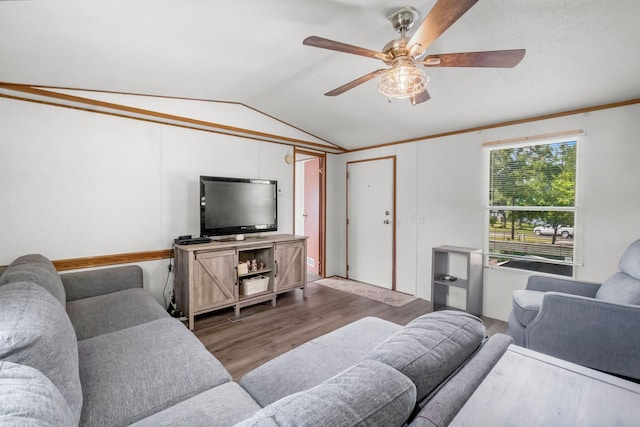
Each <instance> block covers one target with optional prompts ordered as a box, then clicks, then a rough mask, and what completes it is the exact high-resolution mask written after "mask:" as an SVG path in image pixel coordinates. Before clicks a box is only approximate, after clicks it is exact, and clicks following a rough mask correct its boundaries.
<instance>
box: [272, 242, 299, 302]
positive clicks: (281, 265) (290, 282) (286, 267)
mask: <svg viewBox="0 0 640 427" xmlns="http://www.w3.org/2000/svg"><path fill="white" fill-rule="evenodd" d="M304 249H305V246H304V244H303V243H300V242H294V243H283V244H278V245H276V251H275V259H276V274H275V290H276V292H278V291H281V290H284V289H290V288H295V287H299V286H302V285H304V280H305V277H306V274H305V268H306V266H305V259H306V253H305V250H304Z"/></svg>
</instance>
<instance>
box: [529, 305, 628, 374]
mask: <svg viewBox="0 0 640 427" xmlns="http://www.w3.org/2000/svg"><path fill="white" fill-rule="evenodd" d="M638 325H640V306H635V305H627V304H614V303H611V302H607V301H602V300H597V299H593V298H586V297H582V296H573V295H567V294H560V293H555V292H550V293H547V294H545V296H544V298H543V301H542V306H541V308H540V312H539V313H538V315H537V316H536V318H535V319H534V320H533V321H531V323H530V324H529V325H528V326H527V330H526V333H525V342H526V347H528V348H531V349H532V350H536V351H539V352H541V353H545V354H548V355H551V356H555V357H558V358H560V359H564V360H568V361H570V362H574V363H577V364H579V365H583V366H587V367H589V368H593V369H598V370H601V371H605V372H609V373H613V374H617V375H623V376H626V377H631V378H635V379H640V364H639V363H638V352H639V351H640V334H639V333H638Z"/></svg>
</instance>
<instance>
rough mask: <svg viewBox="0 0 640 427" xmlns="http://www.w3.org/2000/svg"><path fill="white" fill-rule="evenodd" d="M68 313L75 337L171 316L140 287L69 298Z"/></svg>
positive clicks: (81, 338) (115, 329)
mask: <svg viewBox="0 0 640 427" xmlns="http://www.w3.org/2000/svg"><path fill="white" fill-rule="evenodd" d="M67 314H68V315H69V318H70V319H71V323H72V324H73V327H74V329H75V330H76V336H77V337H78V340H83V339H86V338H91V337H95V336H98V335H102V334H106V333H109V332H113V331H118V330H120V329H125V328H129V327H131V326H136V325H140V324H142V323H147V322H151V321H153V320H157V319H165V318H169V317H171V316H170V315H169V313H167V311H166V310H165V309H164V308H163V307H162V306H161V305H160V304H158V302H157V301H156V300H155V299H153V297H152V296H151V295H150V294H149V293H148V292H147V291H145V290H144V289H141V288H134V289H127V290H124V291H118V292H112V293H109V294H105V295H100V296H97V297H92V298H84V299H79V300H76V301H70V302H68V303H67Z"/></svg>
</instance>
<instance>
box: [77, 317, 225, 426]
mask: <svg viewBox="0 0 640 427" xmlns="http://www.w3.org/2000/svg"><path fill="white" fill-rule="evenodd" d="M78 355H79V358H80V380H81V381H82V392H83V395H84V402H85V403H84V405H83V406H82V417H81V421H80V423H81V424H88V425H125V424H130V423H132V422H135V421H138V420H140V419H142V418H145V417H148V416H149V415H151V414H154V413H156V412H159V411H161V410H163V409H165V408H167V407H169V406H171V405H174V404H176V403H177V402H180V401H183V400H185V399H188V398H190V397H192V396H195V395H196V394H198V393H201V392H203V391H205V390H208V389H210V388H212V387H215V386H217V385H220V384H223V383H226V382H228V381H231V376H230V375H229V373H228V372H227V371H226V369H224V367H223V366H222V364H221V363H220V362H219V361H218V360H217V359H216V358H215V357H213V355H211V353H209V352H208V351H207V349H206V348H205V347H204V346H203V345H202V344H201V343H200V341H198V339H197V338H196V337H195V335H193V333H191V332H190V331H189V330H188V329H187V328H186V327H185V326H184V325H183V324H182V323H180V321H178V320H176V319H173V318H168V319H159V320H154V321H152V322H149V323H144V324H141V325H137V326H133V327H131V328H127V329H121V330H119V331H115V332H110V333H107V334H103V335H98V336H96V337H93V338H88V339H85V340H82V341H79V342H78Z"/></svg>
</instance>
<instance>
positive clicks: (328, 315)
mask: <svg viewBox="0 0 640 427" xmlns="http://www.w3.org/2000/svg"><path fill="white" fill-rule="evenodd" d="M431 311H432V305H431V303H430V302H429V301H425V300H422V299H418V300H417V301H414V302H411V303H409V304H407V305H405V306H403V307H392V306H390V305H386V304H383V303H380V302H376V301H373V300H370V299H368V298H365V297H361V296H358V295H353V294H349V293H347V292H342V291H339V290H335V289H331V288H329V287H326V286H322V285H319V284H317V283H313V282H309V283H308V285H307V298H306V299H304V298H303V297H302V290H299V289H298V290H295V291H292V292H288V293H285V294H282V295H280V296H278V300H277V305H276V307H272V306H271V303H270V302H266V303H262V304H258V305H255V306H250V307H246V308H243V309H242V310H241V312H240V317H241V318H240V319H239V320H235V321H231V318H232V317H233V309H226V310H220V311H216V312H213V313H208V314H203V315H200V316H197V317H196V321H195V330H194V333H195V335H196V336H197V337H198V338H199V339H200V341H201V342H202V343H203V344H204V345H205V347H206V348H207V349H208V350H209V351H210V352H211V353H213V355H214V356H216V358H217V359H218V360H220V362H222V364H223V365H224V366H225V368H227V370H228V371H229V372H230V373H231V375H232V376H233V379H234V380H235V381H237V380H239V379H240V378H241V377H242V376H243V375H244V374H245V373H247V372H249V371H250V370H252V369H254V368H256V367H258V366H260V365H262V364H263V363H265V362H267V361H269V360H271V359H273V358H274V357H276V356H278V355H280V354H283V353H285V352H287V351H289V350H291V349H292V348H295V347H297V346H299V345H301V344H304V343H305V342H307V341H310V340H312V339H314V338H317V337H319V336H320V335H323V334H326V333H327V332H331V331H333V330H334V329H337V328H339V327H341V326H344V325H346V324H348V323H351V322H353V321H355V320H358V319H361V318H363V317H367V316H375V317H380V318H382V319H386V320H389V321H391V322H394V323H397V324H399V325H405V324H407V323H408V322H409V321H411V320H413V319H414V318H416V317H418V316H420V315H422V314H425V313H429V312H431ZM482 319H483V322H484V324H485V326H486V328H487V333H488V334H489V335H492V334H494V333H498V332H504V331H505V330H506V328H507V323H506V322H502V321H499V320H495V319H491V318H487V317H483V318H482Z"/></svg>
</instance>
